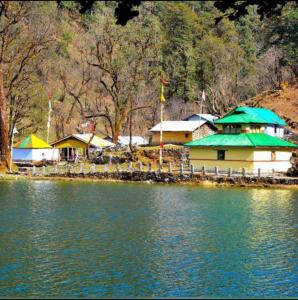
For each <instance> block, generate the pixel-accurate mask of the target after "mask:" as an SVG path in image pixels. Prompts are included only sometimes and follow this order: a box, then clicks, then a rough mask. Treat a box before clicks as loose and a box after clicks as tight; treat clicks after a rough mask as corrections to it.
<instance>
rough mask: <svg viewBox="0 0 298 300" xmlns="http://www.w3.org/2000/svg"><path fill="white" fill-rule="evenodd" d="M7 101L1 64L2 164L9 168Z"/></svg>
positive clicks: (0, 132)
mask: <svg viewBox="0 0 298 300" xmlns="http://www.w3.org/2000/svg"><path fill="white" fill-rule="evenodd" d="M6 109H7V99H6V96H5V93H4V82H3V69H2V65H1V64H0V152H1V153H0V154H1V162H2V163H3V164H4V165H5V167H6V169H8V168H9V161H10V151H9V147H8V145H9V142H8V120H7V111H6Z"/></svg>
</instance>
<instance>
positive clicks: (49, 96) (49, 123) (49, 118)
mask: <svg viewBox="0 0 298 300" xmlns="http://www.w3.org/2000/svg"><path fill="white" fill-rule="evenodd" d="M48 98H49V116H48V124H47V143H49V135H50V126H51V112H52V105H51V95H50V94H48Z"/></svg>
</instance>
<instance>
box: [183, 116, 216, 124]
mask: <svg viewBox="0 0 298 300" xmlns="http://www.w3.org/2000/svg"><path fill="white" fill-rule="evenodd" d="M202 119H203V120H206V121H209V122H211V123H213V122H214V121H215V120H216V119H218V117H216V116H213V115H211V114H193V115H191V116H189V117H187V118H185V119H184V121H196V120H202Z"/></svg>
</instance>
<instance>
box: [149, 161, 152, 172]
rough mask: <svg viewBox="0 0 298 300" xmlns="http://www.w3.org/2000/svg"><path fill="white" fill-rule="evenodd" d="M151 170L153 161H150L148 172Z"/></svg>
mask: <svg viewBox="0 0 298 300" xmlns="http://www.w3.org/2000/svg"><path fill="white" fill-rule="evenodd" d="M151 171H152V163H151V162H149V163H148V172H151Z"/></svg>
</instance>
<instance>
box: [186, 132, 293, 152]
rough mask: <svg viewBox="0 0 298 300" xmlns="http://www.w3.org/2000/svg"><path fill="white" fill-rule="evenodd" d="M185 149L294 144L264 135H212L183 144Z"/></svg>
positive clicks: (291, 146) (286, 145)
mask: <svg viewBox="0 0 298 300" xmlns="http://www.w3.org/2000/svg"><path fill="white" fill-rule="evenodd" d="M184 146H187V147H216V146H229V147H288V148H296V147H298V146H297V145H295V144H292V143H290V142H287V141H285V140H282V139H280V138H277V137H274V136H271V135H269V134H266V133H238V134H213V135H208V136H205V137H203V138H201V139H198V140H195V141H192V142H188V143H186V144H184Z"/></svg>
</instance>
